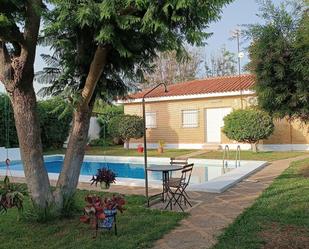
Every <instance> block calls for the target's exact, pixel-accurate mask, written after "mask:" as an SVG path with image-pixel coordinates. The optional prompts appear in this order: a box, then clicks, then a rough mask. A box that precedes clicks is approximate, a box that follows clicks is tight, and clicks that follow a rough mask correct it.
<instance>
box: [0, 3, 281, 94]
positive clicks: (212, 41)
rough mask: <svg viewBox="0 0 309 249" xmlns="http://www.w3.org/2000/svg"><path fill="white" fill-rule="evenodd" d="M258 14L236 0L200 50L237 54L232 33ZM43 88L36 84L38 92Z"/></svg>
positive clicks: (39, 61) (46, 50)
mask: <svg viewBox="0 0 309 249" xmlns="http://www.w3.org/2000/svg"><path fill="white" fill-rule="evenodd" d="M272 2H274V3H275V4H279V3H281V2H283V0H272ZM257 13H258V4H257V3H256V0H235V1H234V2H233V3H231V4H229V5H227V6H226V7H224V8H223V10H222V15H221V16H222V17H221V19H220V20H219V21H217V22H216V23H211V24H210V27H209V29H208V30H207V31H208V32H212V33H213V35H212V36H211V37H210V38H209V39H208V40H207V41H206V42H207V45H206V46H205V47H204V48H200V49H199V50H200V51H201V52H202V53H203V56H206V55H211V54H213V53H217V52H218V50H219V49H220V48H221V47H222V46H223V45H225V46H226V48H227V49H228V50H230V51H231V52H235V53H236V52H237V43H236V41H235V40H229V38H230V37H231V31H233V30H235V28H237V26H238V25H242V24H253V23H259V22H261V20H260V19H259V17H258V16H257V15H256V14H257ZM245 47H246V44H244V45H243V46H242V48H241V50H242V51H243V52H244V53H245V56H244V57H243V58H242V60H241V66H243V65H245V64H246V63H247V62H248V57H247V53H246V51H245ZM42 53H43V54H48V53H50V49H49V48H48V47H40V46H39V47H38V49H37V53H36V60H35V65H34V69H35V71H36V72H37V71H40V70H42V68H43V67H44V62H43V60H42V58H41V57H40V54H42ZM40 87H41V86H40V85H38V84H35V88H36V90H38V89H39V88H40ZM0 91H3V86H2V84H0Z"/></svg>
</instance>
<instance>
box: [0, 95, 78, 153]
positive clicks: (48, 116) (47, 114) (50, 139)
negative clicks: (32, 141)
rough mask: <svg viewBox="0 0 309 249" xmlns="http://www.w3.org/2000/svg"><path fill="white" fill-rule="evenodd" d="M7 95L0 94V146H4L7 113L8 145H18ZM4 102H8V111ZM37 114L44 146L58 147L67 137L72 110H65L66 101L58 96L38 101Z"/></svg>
mask: <svg viewBox="0 0 309 249" xmlns="http://www.w3.org/2000/svg"><path fill="white" fill-rule="evenodd" d="M7 100H9V99H8V96H7V95H5V94H0V113H1V115H0V134H1V135H0V146H6V136H5V134H6V130H7V128H6V119H7V118H6V117H7V113H9V147H18V137H17V132H16V128H15V120H14V115H13V110H12V106H11V103H10V101H8V102H6V101H7ZM5 103H9V105H8V107H9V109H8V111H7V106H6V105H5ZM37 110H38V116H39V120H40V127H41V138H42V144H43V147H44V148H51V147H54V148H60V147H62V145H63V143H64V141H65V140H66V139H67V137H68V134H69V129H70V123H71V120H72V112H71V111H67V110H66V103H65V102H64V101H63V100H62V99H60V98H52V99H48V100H42V101H39V102H38V106H37ZM65 110H66V111H65Z"/></svg>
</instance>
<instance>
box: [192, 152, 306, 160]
mask: <svg viewBox="0 0 309 249" xmlns="http://www.w3.org/2000/svg"><path fill="white" fill-rule="evenodd" d="M305 153H307V154H308V155H309V153H308V152H298V151H283V152H282V151H265V152H263V151H261V152H257V153H255V152H252V151H241V154H240V158H241V160H261V161H269V162H270V161H275V160H280V159H286V158H290V157H297V156H301V155H304V154H305ZM222 154H223V153H222V151H221V152H220V151H210V152H207V153H205V154H201V155H198V156H195V157H196V158H206V159H222ZM229 158H230V159H231V160H234V159H235V158H236V154H235V151H230V153H229Z"/></svg>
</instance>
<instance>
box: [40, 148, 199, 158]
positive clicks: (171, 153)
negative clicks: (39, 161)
mask: <svg viewBox="0 0 309 249" xmlns="http://www.w3.org/2000/svg"><path fill="white" fill-rule="evenodd" d="M194 151H195V150H182V149H169V150H168V149H166V150H165V151H164V153H162V154H160V153H158V151H157V150H147V152H148V156H150V157H151V156H153V157H175V156H182V155H185V154H189V153H191V152H194ZM59 153H60V154H63V153H65V150H64V149H60V150H47V151H45V154H46V155H52V154H59ZM86 155H106V156H143V155H144V154H143V153H139V152H137V150H136V149H130V150H127V149H125V148H123V146H121V145H120V146H119V145H117V146H109V147H102V146H92V147H89V148H87V150H86Z"/></svg>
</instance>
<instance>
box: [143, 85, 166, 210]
mask: <svg viewBox="0 0 309 249" xmlns="http://www.w3.org/2000/svg"><path fill="white" fill-rule="evenodd" d="M160 86H164V92H167V86H166V84H165V83H160V84H158V85H156V86H155V87H153V88H152V89H150V90H149V91H148V92H146V93H145V94H144V95H143V97H142V104H143V120H144V169H145V194H146V199H147V206H148V207H149V198H148V171H147V168H148V167H147V136H146V109H145V97H146V96H147V95H148V94H150V93H151V92H152V91H154V90H155V89H157V88H158V87H160Z"/></svg>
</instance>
